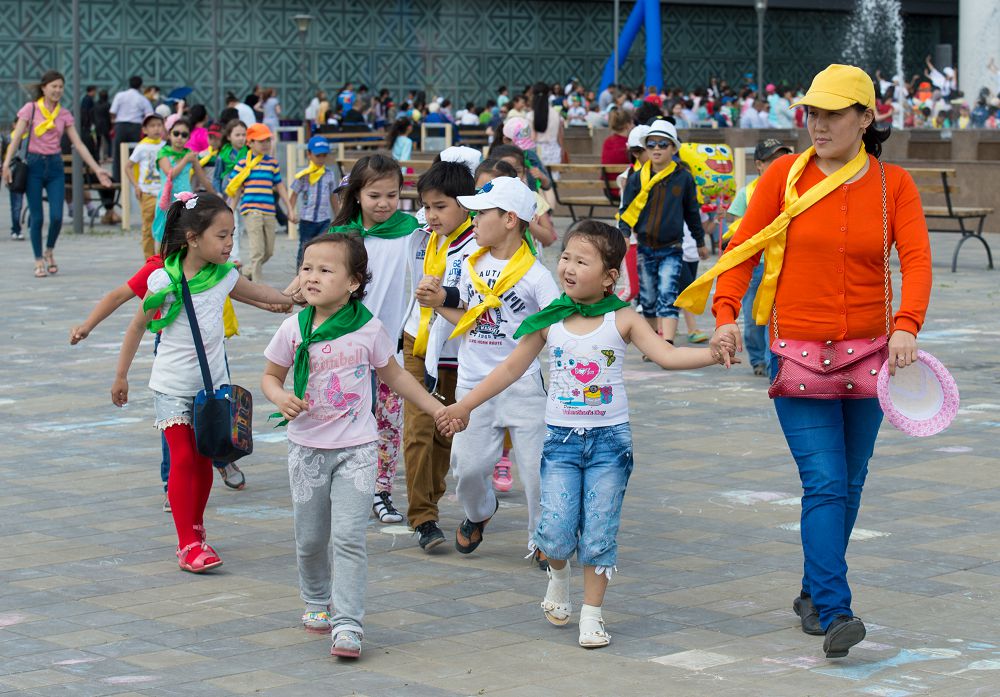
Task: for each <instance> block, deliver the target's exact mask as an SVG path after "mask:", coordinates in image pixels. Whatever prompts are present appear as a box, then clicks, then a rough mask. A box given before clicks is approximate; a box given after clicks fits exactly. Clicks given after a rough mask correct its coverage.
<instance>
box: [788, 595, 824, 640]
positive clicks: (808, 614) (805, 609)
mask: <svg viewBox="0 0 1000 697" xmlns="http://www.w3.org/2000/svg"><path fill="white" fill-rule="evenodd" d="M792 610H794V611H795V614H796V615H798V616H799V619H800V620H802V631H803V632H805V633H806V634H811V635H812V636H823V634H824V633H825V632H824V631H823V628H822V627H821V626H820V624H819V612H818V611H817V610H816V606H815V605H813V601H812V598H811V597H809V596H808V595H800V596H799V597H798V598H796V599H795V600H794V601H793V602H792Z"/></svg>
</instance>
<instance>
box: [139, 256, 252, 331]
mask: <svg viewBox="0 0 1000 697" xmlns="http://www.w3.org/2000/svg"><path fill="white" fill-rule="evenodd" d="M186 252H187V249H182V250H180V251H179V252H174V253H173V254H171V255H170V256H169V257H167V258H166V259H165V260H164V262H163V270H164V271H166V272H167V276H168V277H169V278H170V285H168V286H167V287H166V288H164V289H162V290H159V291H157V292H155V293H153V294H152V295H149V296H147V297H146V299H145V300H143V301H142V309H143V310H145V311H146V312H149V311H150V310H155V309H156V308H158V307H162V306H163V304H164V303H165V302H166V300H167V296H168V295H170V294H171V293H173V296H174V300H173V302H171V303H170V309H169V310H167V311H166V313H165V314H161V315H160V318H159V319H154V320H152V321H150V322H149V323H148V324H147V325H146V327H147V328H148V329H149V331H151V332H153V333H154V334H155V333H156V332H158V331H160V330H162V329H163V328H164V327H166V326H167V325H168V324H170V323H171V322H173V321H174V320H175V319H177V315H179V314H180V312H181V308H182V307H184V295H183V292H182V291H181V278H183V277H184V268H183V266H182V265H181V262H182V261H183V259H184V256H185V253H186ZM233 268H235V266H234V265H233V264H230V263H226V264H205V265H204V266H203V267H202V268H201V270H200V271H198V273H196V274H195V275H194V278H192V279H191V280H190V281H188V282H187V284H188V288H189V289H190V291H191V295H196V294H198V293H201V292H204V291H206V290H208V289H209V288H213V287H215V286H216V285H217V284H218V283H219V282H220V281H221V280H222V279H224V278H225V277H226V276H227V275H228V274H229V271H230V270H231V269H233Z"/></svg>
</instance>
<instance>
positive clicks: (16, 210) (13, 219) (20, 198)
mask: <svg viewBox="0 0 1000 697" xmlns="http://www.w3.org/2000/svg"><path fill="white" fill-rule="evenodd" d="M23 208H24V194H15V193H14V192H13V191H11V192H10V233H11V234H12V235H20V234H21V210H22V209H23Z"/></svg>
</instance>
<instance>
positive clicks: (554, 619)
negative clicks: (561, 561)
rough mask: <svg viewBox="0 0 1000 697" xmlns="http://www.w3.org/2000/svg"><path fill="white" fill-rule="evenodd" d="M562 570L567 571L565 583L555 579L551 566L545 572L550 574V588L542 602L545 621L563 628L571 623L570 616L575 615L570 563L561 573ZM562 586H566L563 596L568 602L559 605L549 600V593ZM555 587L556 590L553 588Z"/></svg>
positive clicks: (546, 590)
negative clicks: (570, 600)
mask: <svg viewBox="0 0 1000 697" xmlns="http://www.w3.org/2000/svg"><path fill="white" fill-rule="evenodd" d="M562 570H565V572H566V580H565V581H563V580H561V579H557V578H556V577H555V575H554V574H553V573H552V567H551V566H550V567H549V568H547V569H546V570H545V573H546V574H548V577H549V586H548V588H546V589H545V598H544V599H543V600H542V602H541V606H542V612H544V613H545V619H547V620H548V621H549V622H550V623H552V624H554V625H556V626H557V627H562V626H563V625H565V624H567V623H568V622H569V617H570V615H571V614H572V613H573V606H572V605H571V604H570V602H569V591H570V581H571V579H572V576H571V575H570V572H569V562H567V563H566V566H565V567H563V569H561V571H562ZM560 584H561V585H563V586H564V588H563V593H562V596H563V597H564V598H566V602H564V603H557V602H556V601H554V600H550V599H549V592H550V591H554V590H556V589H558V587H559V585H560ZM553 586H554V587H555V588H553ZM552 595H555V593H552Z"/></svg>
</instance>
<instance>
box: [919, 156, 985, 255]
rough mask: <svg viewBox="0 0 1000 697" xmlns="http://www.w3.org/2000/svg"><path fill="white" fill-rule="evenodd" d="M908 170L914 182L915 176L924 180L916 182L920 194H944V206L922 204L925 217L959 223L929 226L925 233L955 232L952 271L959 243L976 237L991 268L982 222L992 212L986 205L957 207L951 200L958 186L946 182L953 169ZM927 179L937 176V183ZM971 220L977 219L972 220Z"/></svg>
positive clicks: (920, 168) (953, 173)
mask: <svg viewBox="0 0 1000 697" xmlns="http://www.w3.org/2000/svg"><path fill="white" fill-rule="evenodd" d="M906 171H907V172H909V173H910V174H911V175H912V176H913V178H914V180H915V181H917V180H918V179H923V180H925V181H917V190H918V191H920V193H922V194H944V203H945V205H943V206H924V217H925V218H927V219H944V220H954V221H956V222H957V223H958V229H957V230H956V229H955V228H951V229H942V228H934V229H931V228H929V227H928V232H950V233H958V234H960V235H961V236H962V238H961V239H960V240H959V241H958V244H956V245H955V252H954V254H953V255H952V258H951V270H952V272H953V273H954V272H955V271H956V270H957V268H958V252H959V250H960V249H962V245H963V244H965V242H966V240H969V239H972V238H975V239H977V240H979V241H980V242H982V243H983V247H985V248H986V260H987V262H988V266H987V268H990V269H992V268H993V253H992V251H991V250H990V245H989V243H988V242H987V241H986V239H985V238H984V237H983V225H984V224H985V222H986V216H988V215H989V214H991V213H992V212H993V209H992V208H988V207H985V206H956V205H954V204H953V203H952V201H951V198H952V194H955V193H957V192H958V187H956V186H954V185H953V184H952V183H951V182H949V180H948V178H949V177H954V176H955V170H954V169H950V168H942V167H908V168H907V170H906ZM929 178H933V179H939V180H940V182H941V183H940V185H937V184H930V183H926V180H927V179H929ZM966 221H970V222H969V227H966ZM972 221H978V222H975V223H973V222H972ZM972 225H975V229H972Z"/></svg>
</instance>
